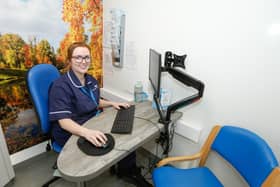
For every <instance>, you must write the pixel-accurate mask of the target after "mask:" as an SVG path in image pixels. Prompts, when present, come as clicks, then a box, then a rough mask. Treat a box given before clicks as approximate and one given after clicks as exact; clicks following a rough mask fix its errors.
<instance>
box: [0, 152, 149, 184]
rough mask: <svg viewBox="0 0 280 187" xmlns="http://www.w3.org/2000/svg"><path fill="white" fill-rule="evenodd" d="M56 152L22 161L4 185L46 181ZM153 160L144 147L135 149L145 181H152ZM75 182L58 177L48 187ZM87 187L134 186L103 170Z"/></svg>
mask: <svg viewBox="0 0 280 187" xmlns="http://www.w3.org/2000/svg"><path fill="white" fill-rule="evenodd" d="M56 157H57V154H56V153H54V152H52V151H50V152H45V153H42V154H40V155H38V156H36V157H33V158H31V159H29V160H27V161H24V162H22V163H20V164H18V165H16V166H15V167H14V168H15V174H16V177H15V178H14V179H13V180H12V181H11V182H10V183H8V184H7V185H6V186H5V187H40V186H42V184H44V183H45V182H46V181H48V180H49V179H51V178H52V175H53V171H54V170H53V169H52V167H51V166H52V165H53V163H55V160H56ZM154 162H155V158H154V157H152V156H151V155H150V154H148V152H147V151H145V150H144V149H139V150H137V164H138V165H139V164H140V165H141V166H143V167H144V168H143V171H142V174H143V175H144V176H145V178H146V179H147V181H149V182H150V183H152V181H151V174H150V172H149V168H150V166H151V165H152V163H154ZM75 186H77V185H76V183H73V182H68V181H65V180H63V179H59V180H57V181H55V182H54V183H52V184H51V185H50V187H75ZM86 186H87V187H91V186H92V187H134V185H133V184H129V183H127V182H125V181H123V180H122V179H120V178H118V177H117V176H116V175H112V174H111V173H110V172H109V171H106V172H104V173H103V174H101V175H100V176H99V177H96V178H95V179H93V180H91V181H88V182H87V183H86Z"/></svg>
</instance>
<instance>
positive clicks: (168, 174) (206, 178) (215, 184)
mask: <svg viewBox="0 0 280 187" xmlns="http://www.w3.org/2000/svg"><path fill="white" fill-rule="evenodd" d="M153 182H154V185H155V187H171V186H172V187H222V186H223V185H222V184H221V183H220V181H219V180H218V179H217V177H216V176H215V175H214V174H213V173H212V172H211V171H210V170H209V169H208V168H207V167H200V168H191V169H179V168H175V167H171V166H163V167H159V168H156V169H154V171H153Z"/></svg>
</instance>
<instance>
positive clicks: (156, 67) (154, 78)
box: [149, 49, 161, 98]
mask: <svg viewBox="0 0 280 187" xmlns="http://www.w3.org/2000/svg"><path fill="white" fill-rule="evenodd" d="M149 55H150V56H149V80H150V82H151V84H152V87H153V89H154V94H155V97H156V98H159V97H160V77H161V54H160V53H158V52H156V51H155V50H154V49H150V53H149Z"/></svg>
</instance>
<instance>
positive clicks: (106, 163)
mask: <svg viewBox="0 0 280 187" xmlns="http://www.w3.org/2000/svg"><path fill="white" fill-rule="evenodd" d="M151 105H152V103H151V102H143V103H139V104H137V105H136V107H135V116H136V117H141V118H145V119H148V120H151V121H153V122H154V123H155V124H152V123H150V122H149V121H146V120H143V119H139V118H134V125H133V132H132V134H122V135H120V134H112V136H113V137H114V139H115V147H114V149H113V150H112V151H111V152H109V153H107V154H105V155H102V156H89V155H86V154H85V153H83V152H82V151H80V149H79V148H78V146H77V140H78V136H75V135H72V136H71V138H70V139H69V140H68V141H67V143H66V144H65V146H64V147H63V149H62V151H61V153H60V154H59V156H58V160H57V166H58V170H59V172H60V173H61V175H62V177H63V178H64V179H66V180H69V181H73V182H78V183H82V182H84V181H88V180H91V179H93V178H94V177H96V176H98V175H99V174H101V173H103V172H104V171H105V170H107V169H109V168H110V167H111V166H112V165H114V164H116V163H117V162H118V161H120V160H121V159H123V158H124V157H126V156H127V155H128V154H129V153H131V152H133V151H135V150H136V149H137V148H139V147H140V146H142V145H143V144H145V143H146V142H148V141H150V140H151V139H153V138H155V137H156V136H158V135H159V133H160V131H159V130H160V129H161V130H163V128H164V127H163V125H162V124H158V122H157V121H158V119H159V116H158V113H157V111H156V110H155V109H152V107H151ZM116 113H117V110H116V109H114V108H108V109H105V110H104V112H102V113H101V114H100V115H99V116H97V117H94V118H92V119H90V120H89V121H87V122H86V123H85V124H84V126H85V127H87V128H89V129H96V130H100V131H102V132H104V133H110V131H111V128H112V124H113V121H114V119H115V115H116ZM181 115H182V114H179V115H177V117H176V120H177V119H179V118H180V117H181Z"/></svg>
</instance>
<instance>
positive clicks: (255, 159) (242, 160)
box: [211, 126, 278, 187]
mask: <svg viewBox="0 0 280 187" xmlns="http://www.w3.org/2000/svg"><path fill="white" fill-rule="evenodd" d="M211 149H212V150H214V151H216V152H218V153H219V154H220V155H221V156H223V157H224V158H225V159H226V160H227V161H228V162H229V163H231V165H232V166H233V167H235V169H236V170H237V171H238V172H239V173H240V174H241V175H242V176H243V177H244V179H245V180H246V181H247V182H248V184H249V185H250V186H251V187H259V186H261V185H262V184H263V182H264V180H265V179H266V177H267V176H268V175H269V174H270V172H271V171H272V170H273V169H274V168H275V167H277V166H278V162H277V160H276V158H275V156H274V154H273V152H272V150H271V149H270V147H269V146H268V145H267V143H266V142H265V141H264V140H263V139H262V138H261V137H259V136H258V135H256V134H255V133H253V132H250V131H248V130H246V129H243V128H239V127H232V126H224V127H221V129H220V131H219V133H218V135H217V137H216V138H215V140H214V142H213V144H212V146H211Z"/></svg>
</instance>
